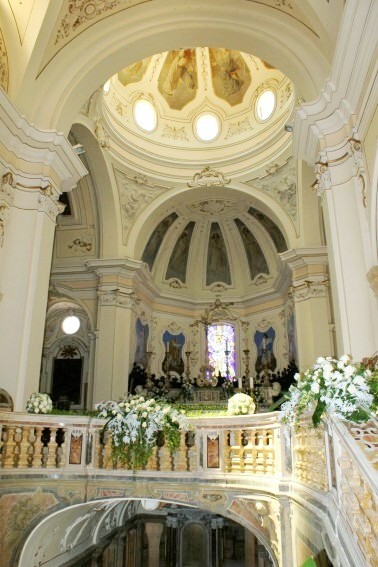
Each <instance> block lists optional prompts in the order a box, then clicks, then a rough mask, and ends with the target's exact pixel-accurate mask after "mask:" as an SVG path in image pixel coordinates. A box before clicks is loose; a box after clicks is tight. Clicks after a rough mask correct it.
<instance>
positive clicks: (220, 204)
mask: <svg viewBox="0 0 378 567" xmlns="http://www.w3.org/2000/svg"><path fill="white" fill-rule="evenodd" d="M235 205H236V201H224V200H222V199H209V200H208V201H199V202H197V203H189V204H188V205H187V208H188V209H189V210H190V211H193V212H195V213H203V214H205V215H215V214H219V213H223V212H225V211H229V210H230V209H233V208H234V207H235Z"/></svg>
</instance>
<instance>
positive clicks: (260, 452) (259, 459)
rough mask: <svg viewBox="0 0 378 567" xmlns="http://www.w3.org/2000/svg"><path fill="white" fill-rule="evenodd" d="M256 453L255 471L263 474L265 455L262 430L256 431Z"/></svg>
mask: <svg viewBox="0 0 378 567" xmlns="http://www.w3.org/2000/svg"><path fill="white" fill-rule="evenodd" d="M256 449H257V454H256V473H257V474H264V472H265V455H264V432H263V431H261V430H260V431H258V432H257V447H256Z"/></svg>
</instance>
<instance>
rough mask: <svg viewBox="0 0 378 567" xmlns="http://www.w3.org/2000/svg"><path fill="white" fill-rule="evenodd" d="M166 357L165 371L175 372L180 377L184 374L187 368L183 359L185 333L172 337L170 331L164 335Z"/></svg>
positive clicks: (164, 362)
mask: <svg viewBox="0 0 378 567" xmlns="http://www.w3.org/2000/svg"><path fill="white" fill-rule="evenodd" d="M163 343H164V347H165V356H164V360H163V371H164V372H165V373H167V372H175V373H176V374H178V375H179V376H181V375H182V374H183V373H184V370H185V366H184V361H183V358H182V354H183V347H184V343H185V336H184V334H183V333H180V334H179V335H172V333H170V332H169V331H165V332H164V334H163Z"/></svg>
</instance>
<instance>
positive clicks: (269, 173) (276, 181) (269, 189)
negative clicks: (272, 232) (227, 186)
mask: <svg viewBox="0 0 378 567" xmlns="http://www.w3.org/2000/svg"><path fill="white" fill-rule="evenodd" d="M247 185H249V186H251V187H255V188H256V189H260V191H264V193H267V194H268V195H271V196H272V197H273V199H274V200H275V201H277V203H278V204H279V205H280V206H281V207H282V208H283V209H284V211H286V212H287V214H288V215H289V216H290V217H291V218H292V219H293V220H296V218H297V215H298V211H297V200H298V199H297V171H296V166H295V161H294V159H293V158H292V157H289V159H288V160H287V161H286V162H284V163H283V164H279V163H273V164H271V165H270V166H269V167H267V168H265V171H264V173H263V174H262V175H261V177H260V178H258V179H253V180H250V181H247Z"/></svg>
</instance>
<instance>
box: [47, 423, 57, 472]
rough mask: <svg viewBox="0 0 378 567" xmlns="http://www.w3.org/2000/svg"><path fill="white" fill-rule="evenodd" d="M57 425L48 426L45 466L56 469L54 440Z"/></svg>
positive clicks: (55, 444) (55, 445)
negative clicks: (48, 439) (48, 437)
mask: <svg viewBox="0 0 378 567" xmlns="http://www.w3.org/2000/svg"><path fill="white" fill-rule="evenodd" d="M57 429H58V428H57V427H50V441H49V442H48V444H47V458H46V467H47V468H49V469H50V468H53V469H56V459H57V448H58V443H57V442H56V432H57Z"/></svg>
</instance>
